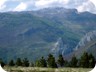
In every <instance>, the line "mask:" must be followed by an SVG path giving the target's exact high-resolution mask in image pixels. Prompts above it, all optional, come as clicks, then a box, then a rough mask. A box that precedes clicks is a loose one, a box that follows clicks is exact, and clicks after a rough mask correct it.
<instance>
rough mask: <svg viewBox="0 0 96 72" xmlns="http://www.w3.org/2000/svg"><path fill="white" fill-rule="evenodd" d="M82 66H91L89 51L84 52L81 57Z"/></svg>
mask: <svg viewBox="0 0 96 72" xmlns="http://www.w3.org/2000/svg"><path fill="white" fill-rule="evenodd" d="M80 66H81V67H83V68H88V67H89V56H88V53H87V52H84V53H83V55H82V56H81V58H80Z"/></svg>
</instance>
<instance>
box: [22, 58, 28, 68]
mask: <svg viewBox="0 0 96 72" xmlns="http://www.w3.org/2000/svg"><path fill="white" fill-rule="evenodd" d="M22 65H23V66H24V67H28V66H29V61H28V59H27V58H24V60H23V62H22Z"/></svg>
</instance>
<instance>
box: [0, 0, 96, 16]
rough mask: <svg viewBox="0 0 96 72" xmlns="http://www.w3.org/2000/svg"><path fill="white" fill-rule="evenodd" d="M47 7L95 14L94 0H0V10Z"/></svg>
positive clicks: (95, 2)
mask: <svg viewBox="0 0 96 72" xmlns="http://www.w3.org/2000/svg"><path fill="white" fill-rule="evenodd" d="M48 7H64V8H71V9H72V8H73V9H74V8H75V9H77V10H78V12H85V11H88V12H91V13H95V14H96V0H0V12H7V11H30V10H38V9H42V8H48Z"/></svg>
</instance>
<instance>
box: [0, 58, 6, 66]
mask: <svg viewBox="0 0 96 72" xmlns="http://www.w3.org/2000/svg"><path fill="white" fill-rule="evenodd" d="M0 64H1V67H4V66H5V63H4V62H3V60H2V59H1V58H0Z"/></svg>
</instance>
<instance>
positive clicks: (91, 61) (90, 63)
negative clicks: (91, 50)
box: [89, 54, 95, 68]
mask: <svg viewBox="0 0 96 72" xmlns="http://www.w3.org/2000/svg"><path fill="white" fill-rule="evenodd" d="M94 67H95V58H94V56H93V55H92V54H89V68H94Z"/></svg>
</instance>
